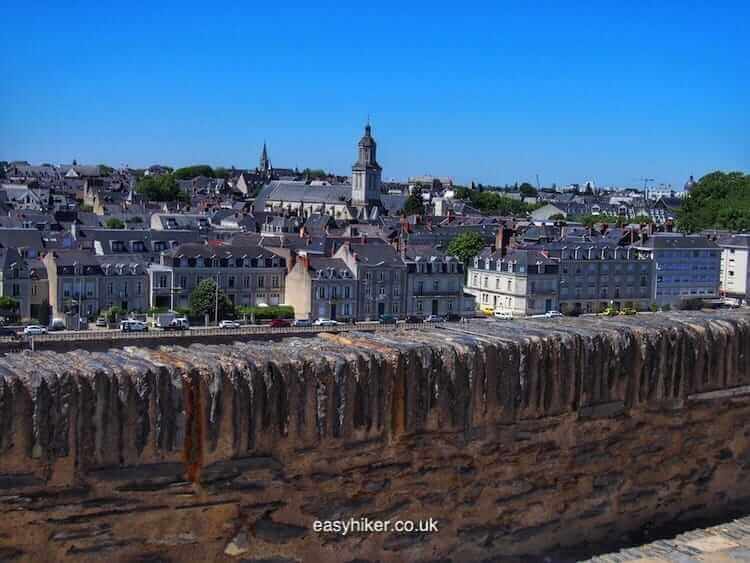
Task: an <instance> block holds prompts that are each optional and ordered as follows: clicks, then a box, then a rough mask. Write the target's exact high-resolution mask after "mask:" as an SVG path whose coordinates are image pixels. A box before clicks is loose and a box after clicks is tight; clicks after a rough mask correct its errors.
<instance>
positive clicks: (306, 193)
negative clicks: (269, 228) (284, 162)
mask: <svg viewBox="0 0 750 563" xmlns="http://www.w3.org/2000/svg"><path fill="white" fill-rule="evenodd" d="M351 196H352V187H351V186H350V185H349V184H333V185H329V186H311V185H309V184H305V183H304V182H284V181H273V182H269V183H268V184H266V185H265V186H263V188H262V189H261V190H260V193H259V194H258V196H257V197H256V198H255V208H256V209H258V210H261V211H262V210H263V209H265V207H266V203H267V202H268V201H294V202H300V201H301V202H302V203H327V204H337V205H341V204H342V203H345V202H346V201H348V200H349V199H351Z"/></svg>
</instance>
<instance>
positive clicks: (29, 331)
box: [23, 325, 47, 336]
mask: <svg viewBox="0 0 750 563" xmlns="http://www.w3.org/2000/svg"><path fill="white" fill-rule="evenodd" d="M23 333H24V334H25V335H26V336H38V335H40V334H47V329H46V328H45V327H43V326H40V325H29V326H27V327H26V328H25V329H23Z"/></svg>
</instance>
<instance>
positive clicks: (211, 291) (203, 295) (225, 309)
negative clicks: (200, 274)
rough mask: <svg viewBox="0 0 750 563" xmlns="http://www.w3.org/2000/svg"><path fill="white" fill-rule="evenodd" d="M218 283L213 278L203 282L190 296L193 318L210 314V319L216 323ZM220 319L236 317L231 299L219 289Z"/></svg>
mask: <svg viewBox="0 0 750 563" xmlns="http://www.w3.org/2000/svg"><path fill="white" fill-rule="evenodd" d="M216 303H217V296H216V282H215V281H214V280H212V279H211V278H207V279H205V280H203V281H201V282H200V283H199V284H198V285H197V286H196V288H195V289H194V290H193V293H191V294H190V311H191V316H193V317H201V318H202V317H204V316H205V315H206V313H208V317H209V319H211V320H212V321H213V322H216ZM218 308H219V319H226V318H231V317H233V316H234V306H233V305H232V302H231V301H230V300H229V297H227V296H226V294H225V293H224V292H223V291H222V290H221V289H219V295H218Z"/></svg>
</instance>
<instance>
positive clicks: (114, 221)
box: [104, 217, 125, 229]
mask: <svg viewBox="0 0 750 563" xmlns="http://www.w3.org/2000/svg"><path fill="white" fill-rule="evenodd" d="M104 226H105V227H107V228H108V229H124V228H125V223H123V222H122V221H121V220H120V219H118V218H117V217H110V218H109V219H107V220H106V221H105V222H104Z"/></svg>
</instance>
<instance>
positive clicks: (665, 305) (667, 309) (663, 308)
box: [661, 303, 672, 313]
mask: <svg viewBox="0 0 750 563" xmlns="http://www.w3.org/2000/svg"><path fill="white" fill-rule="evenodd" d="M661 310H662V311H664V312H665V313H666V312H667V311H671V310H672V306H671V305H670V304H669V303H665V304H664V305H662V306H661Z"/></svg>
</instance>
